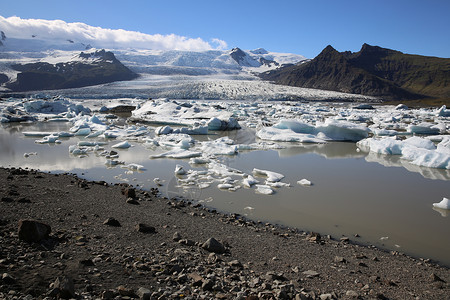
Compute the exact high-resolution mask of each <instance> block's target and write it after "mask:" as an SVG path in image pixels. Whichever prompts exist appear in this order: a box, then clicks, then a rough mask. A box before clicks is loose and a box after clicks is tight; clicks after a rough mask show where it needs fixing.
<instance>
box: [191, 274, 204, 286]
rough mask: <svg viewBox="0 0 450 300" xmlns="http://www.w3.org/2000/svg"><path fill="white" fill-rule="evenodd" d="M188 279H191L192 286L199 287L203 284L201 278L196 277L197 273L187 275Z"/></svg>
mask: <svg viewBox="0 0 450 300" xmlns="http://www.w3.org/2000/svg"><path fill="white" fill-rule="evenodd" d="M188 277H189V278H191V279H192V285H193V286H201V285H202V284H203V278H202V276H200V275H198V274H197V273H189V274H188Z"/></svg>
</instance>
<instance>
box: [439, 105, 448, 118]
mask: <svg viewBox="0 0 450 300" xmlns="http://www.w3.org/2000/svg"><path fill="white" fill-rule="evenodd" d="M437 114H438V116H440V117H450V109H447V106H445V105H442V106H441V108H440V109H439V110H438V113H437Z"/></svg>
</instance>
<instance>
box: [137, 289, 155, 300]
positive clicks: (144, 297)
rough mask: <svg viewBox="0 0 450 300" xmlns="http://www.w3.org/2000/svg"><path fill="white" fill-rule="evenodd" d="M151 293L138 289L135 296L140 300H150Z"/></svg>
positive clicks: (147, 290)
mask: <svg viewBox="0 0 450 300" xmlns="http://www.w3.org/2000/svg"><path fill="white" fill-rule="evenodd" d="M151 294H152V292H151V291H150V290H149V289H146V288H143V287H140V288H139V289H138V290H137V292H136V295H137V296H138V297H139V299H141V300H150V296H151Z"/></svg>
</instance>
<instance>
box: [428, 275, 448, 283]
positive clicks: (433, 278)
mask: <svg viewBox="0 0 450 300" xmlns="http://www.w3.org/2000/svg"><path fill="white" fill-rule="evenodd" d="M430 279H431V281H433V282H444V283H445V281H444V280H443V279H441V278H440V277H439V276H437V275H436V274H434V273H433V274H431V275H430Z"/></svg>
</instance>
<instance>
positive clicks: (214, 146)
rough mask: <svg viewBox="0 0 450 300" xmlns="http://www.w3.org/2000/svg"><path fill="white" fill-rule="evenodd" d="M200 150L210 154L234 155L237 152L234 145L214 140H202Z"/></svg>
mask: <svg viewBox="0 0 450 300" xmlns="http://www.w3.org/2000/svg"><path fill="white" fill-rule="evenodd" d="M201 150H202V152H203V153H206V154H212V155H235V154H237V146H236V145H228V144H226V143H220V142H216V141H211V142H210V141H208V142H202V146H201Z"/></svg>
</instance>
